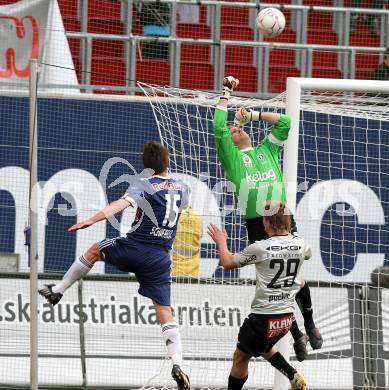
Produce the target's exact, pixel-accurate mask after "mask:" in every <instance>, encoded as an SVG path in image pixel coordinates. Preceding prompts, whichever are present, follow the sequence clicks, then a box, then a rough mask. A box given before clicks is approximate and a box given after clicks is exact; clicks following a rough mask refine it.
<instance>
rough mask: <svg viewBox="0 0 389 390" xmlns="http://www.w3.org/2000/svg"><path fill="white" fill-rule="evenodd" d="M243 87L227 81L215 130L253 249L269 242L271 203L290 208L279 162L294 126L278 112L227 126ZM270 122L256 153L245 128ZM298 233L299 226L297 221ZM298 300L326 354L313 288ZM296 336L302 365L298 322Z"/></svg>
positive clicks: (246, 116)
mask: <svg viewBox="0 0 389 390" xmlns="http://www.w3.org/2000/svg"><path fill="white" fill-rule="evenodd" d="M238 84H239V80H237V79H235V78H234V77H232V76H228V77H225V78H224V80H223V92H222V95H221V97H220V100H219V102H218V105H217V107H216V110H215V115H214V122H213V129H214V135H215V143H216V150H217V154H218V157H219V160H220V162H221V165H222V167H223V168H224V171H225V173H226V176H227V178H228V180H229V181H230V182H232V183H233V184H234V186H235V195H236V198H237V199H238V201H239V205H240V208H241V210H242V212H243V214H244V216H245V220H246V228H247V233H248V238H249V242H250V244H252V243H254V242H255V241H259V240H263V239H267V238H268V235H267V233H266V231H265V230H264V227H263V223H262V219H263V210H262V208H263V205H264V204H265V203H266V202H267V201H279V202H281V203H286V194H285V186H284V183H283V181H282V173H281V166H280V162H279V157H280V152H281V148H282V145H283V142H284V141H285V140H286V139H287V138H288V132H289V129H290V126H291V121H290V118H289V116H287V115H282V114H278V113H272V112H262V113H261V112H257V111H247V110H246V109H245V108H243V107H242V108H240V109H239V110H238V111H237V113H236V114H235V124H236V126H233V125H230V126H228V125H227V117H228V112H227V106H228V100H229V97H230V94H231V92H232V91H233V90H234V88H235V87H236V86H237V85H238ZM260 120H262V121H265V122H267V123H269V124H271V125H272V126H273V127H272V130H271V133H270V134H269V135H268V136H267V137H265V139H264V140H263V141H262V142H261V143H260V144H259V145H257V146H256V147H253V145H252V143H251V139H250V136H249V135H248V134H247V133H246V132H245V131H244V130H243V128H242V126H243V125H245V124H247V123H249V122H250V121H260ZM292 232H296V225H295V222H294V220H293V217H292ZM301 285H302V287H301V289H300V291H299V292H298V293H297V295H296V301H297V303H298V305H299V307H300V309H301V312H302V314H303V317H304V326H305V329H306V333H307V337H308V340H309V342H310V344H311V346H312V348H313V349H320V348H321V346H322V344H323V339H322V336H321V334H320V332H319V330H318V329H317V327H316V326H315V323H314V321H313V316H312V301H311V292H310V289H309V286H308V284H307V283H305V282H304V281H302V283H301ZM291 333H292V336H293V338H294V350H295V352H296V357H297V359H298V360H299V361H302V360H304V359H305V358H306V357H307V350H306V343H307V339H306V336H305V335H303V334H302V332H301V331H300V330H299V328H298V326H297V323H296V321H294V322H293V324H292V328H291Z"/></svg>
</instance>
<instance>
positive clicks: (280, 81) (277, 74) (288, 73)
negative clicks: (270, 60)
mask: <svg viewBox="0 0 389 390" xmlns="http://www.w3.org/2000/svg"><path fill="white" fill-rule="evenodd" d="M299 76H300V72H299V70H298V69H296V68H294V67H276V66H274V67H271V68H269V92H275V93H280V92H283V91H285V89H286V79H287V78H288V77H299Z"/></svg>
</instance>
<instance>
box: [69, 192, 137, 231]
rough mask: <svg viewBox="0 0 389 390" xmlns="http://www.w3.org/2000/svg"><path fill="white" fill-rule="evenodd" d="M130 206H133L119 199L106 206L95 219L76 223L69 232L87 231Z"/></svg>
mask: <svg viewBox="0 0 389 390" xmlns="http://www.w3.org/2000/svg"><path fill="white" fill-rule="evenodd" d="M128 206H131V203H130V202H129V201H128V200H125V199H118V200H115V201H113V202H112V203H110V204H109V205H107V206H105V207H104V208H103V209H102V210H101V211H99V212H98V213H96V214H95V215H94V216H93V217H91V218H88V219H86V220H85V221H82V222H79V223H76V224H75V225H73V226H71V227H70V228H69V229H68V231H69V232H75V231H76V230H80V229H86V228H88V227H89V226H92V225H94V224H95V223H96V222H100V221H103V220H104V219H108V218H110V217H112V216H113V215H115V214H118V213H121V212H122V211H123V210H124V209H126V208H127V207H128Z"/></svg>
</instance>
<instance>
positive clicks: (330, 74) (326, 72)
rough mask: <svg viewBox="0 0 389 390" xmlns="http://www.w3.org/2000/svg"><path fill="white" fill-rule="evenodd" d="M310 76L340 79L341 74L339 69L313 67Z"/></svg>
mask: <svg viewBox="0 0 389 390" xmlns="http://www.w3.org/2000/svg"><path fill="white" fill-rule="evenodd" d="M312 77H317V78H323V79H341V78H343V74H342V72H341V71H340V70H339V69H328V68H313V69H312Z"/></svg>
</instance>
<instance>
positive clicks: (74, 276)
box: [53, 255, 93, 294]
mask: <svg viewBox="0 0 389 390" xmlns="http://www.w3.org/2000/svg"><path fill="white" fill-rule="evenodd" d="M92 267H93V263H91V262H89V261H88V260H87V259H86V258H85V256H84V255H82V256H80V257H79V258H78V259H77V260H74V262H73V264H72V265H71V266H70V268H69V269H68V271H67V272H66V274H65V275H64V277H63V278H62V280H61V281H60V282H59V283H58V284H56V285H55V286H54V287H53V292H55V293H61V294H63V293H64V292H65V290H67V289H68V288H69V287H70V286H71V285H72V284H73V283H74V282H76V281H77V280H78V279H81V278H83V277H84V276H85V275H86V274H87V273H88V272H89V271H90V270H91V268H92Z"/></svg>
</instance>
